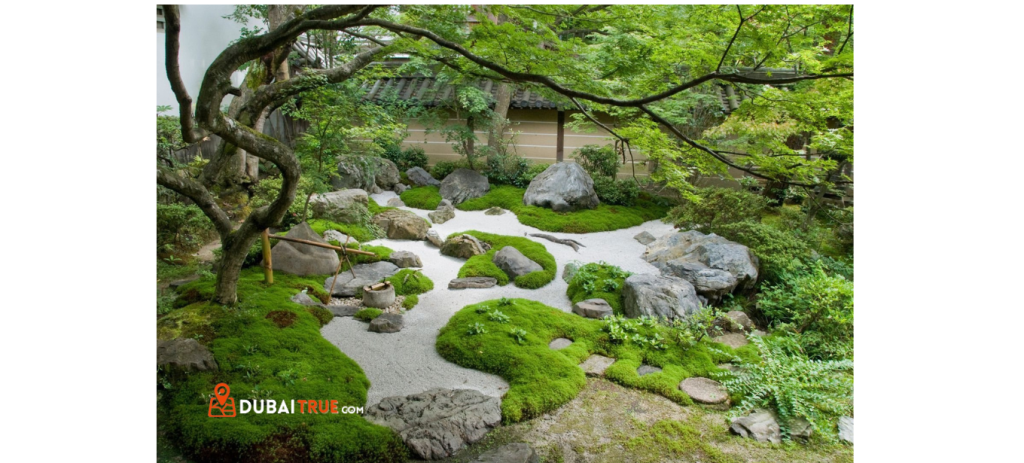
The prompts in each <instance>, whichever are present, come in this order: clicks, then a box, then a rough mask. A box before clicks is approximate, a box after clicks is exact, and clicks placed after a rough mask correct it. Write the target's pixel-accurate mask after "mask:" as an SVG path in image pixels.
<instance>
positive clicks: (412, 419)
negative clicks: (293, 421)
mask: <svg viewBox="0 0 1024 463" xmlns="http://www.w3.org/2000/svg"><path fill="white" fill-rule="evenodd" d="M382 316H383V315H382ZM378 318H379V317H378ZM364 416H365V418H366V419H367V420H369V421H370V422H373V423H375V424H378V425H381V426H386V427H389V428H391V429H392V430H394V431H395V432H397V433H398V435H399V436H401V438H402V440H403V441H404V442H405V444H406V445H407V446H408V447H409V449H411V450H412V452H413V454H414V455H415V456H416V457H417V458H421V459H424V460H439V459H442V458H448V457H450V456H452V455H454V454H455V453H456V452H458V451H459V450H461V449H462V448H463V447H464V446H466V445H468V444H472V443H474V442H476V441H478V440H480V439H482V438H483V437H484V436H485V435H486V434H487V432H488V431H489V430H491V428H494V427H495V426H498V425H499V424H500V423H501V401H500V400H499V399H498V398H496V397H490V396H486V395H483V394H481V393H480V392H477V391H473V390H468V389H456V390H450V389H431V390H429V391H426V392H423V393H420V394H414V395H410V396H406V397H387V398H385V399H383V400H381V401H380V402H379V403H377V404H376V405H373V406H370V407H367V410H366V414H365V415H364Z"/></svg>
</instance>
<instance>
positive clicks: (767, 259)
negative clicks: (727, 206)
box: [714, 222, 809, 281]
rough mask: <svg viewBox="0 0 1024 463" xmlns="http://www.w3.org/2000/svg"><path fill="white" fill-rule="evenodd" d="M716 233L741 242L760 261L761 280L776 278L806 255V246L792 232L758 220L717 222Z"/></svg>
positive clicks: (773, 279) (774, 279)
mask: <svg viewBox="0 0 1024 463" xmlns="http://www.w3.org/2000/svg"><path fill="white" fill-rule="evenodd" d="M714 232H715V233H717V234H718V235H720V236H722V237H723V238H726V239H728V240H732V241H735V242H737V243H740V244H742V245H744V246H746V247H748V248H750V250H752V251H754V255H756V256H757V258H758V260H760V267H759V268H760V272H761V275H762V277H761V279H762V280H767V281H776V280H777V279H778V278H779V275H781V274H782V272H784V271H785V270H786V268H788V267H789V265H790V264H791V263H792V262H793V259H800V258H803V257H805V256H806V255H807V254H808V252H809V251H808V249H807V245H805V244H804V243H803V242H802V241H800V240H799V239H798V238H797V237H796V236H794V235H793V234H792V233H787V232H785V231H783V230H779V229H777V228H775V227H772V226H771V225H767V224H763V223H760V222H735V223H730V224H724V225H720V226H718V227H716V228H715V230H714Z"/></svg>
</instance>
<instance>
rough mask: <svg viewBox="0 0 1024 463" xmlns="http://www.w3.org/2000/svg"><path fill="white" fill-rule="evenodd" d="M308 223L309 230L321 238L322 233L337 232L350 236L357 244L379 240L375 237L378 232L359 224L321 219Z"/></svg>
mask: <svg viewBox="0 0 1024 463" xmlns="http://www.w3.org/2000/svg"><path fill="white" fill-rule="evenodd" d="M308 223H309V226H310V228H312V229H313V231H315V232H317V233H318V234H319V235H321V236H323V234H324V232H325V231H327V230H337V231H339V232H342V233H344V234H346V235H349V236H351V237H352V239H354V240H356V241H359V242H366V241H373V240H375V239H377V238H380V236H378V235H377V232H378V231H379V230H375V229H373V228H369V227H366V226H363V225H359V224H349V223H337V222H331V221H329V220H323V219H313V220H310V221H309V222H308Z"/></svg>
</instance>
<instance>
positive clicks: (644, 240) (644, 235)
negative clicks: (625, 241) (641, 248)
mask: <svg viewBox="0 0 1024 463" xmlns="http://www.w3.org/2000/svg"><path fill="white" fill-rule="evenodd" d="M633 239H635V240H637V241H638V242H640V244H643V245H648V244H651V243H653V242H654V240H656V239H657V238H655V237H654V235H652V234H651V232H649V231H643V232H640V233H637V235H636V236H634V237H633Z"/></svg>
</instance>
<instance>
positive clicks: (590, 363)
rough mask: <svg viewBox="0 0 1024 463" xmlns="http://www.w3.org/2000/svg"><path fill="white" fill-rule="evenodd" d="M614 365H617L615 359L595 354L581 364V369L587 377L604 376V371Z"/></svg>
mask: <svg viewBox="0 0 1024 463" xmlns="http://www.w3.org/2000/svg"><path fill="white" fill-rule="evenodd" d="M613 363H615V359H613V358H610V357H605V356H603V355H597V354H593V355H591V356H590V357H587V359H586V360H584V361H583V363H581V364H580V368H582V369H583V372H584V373H586V375H587V376H604V371H605V370H607V369H608V367H610V366H612V364H613Z"/></svg>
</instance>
